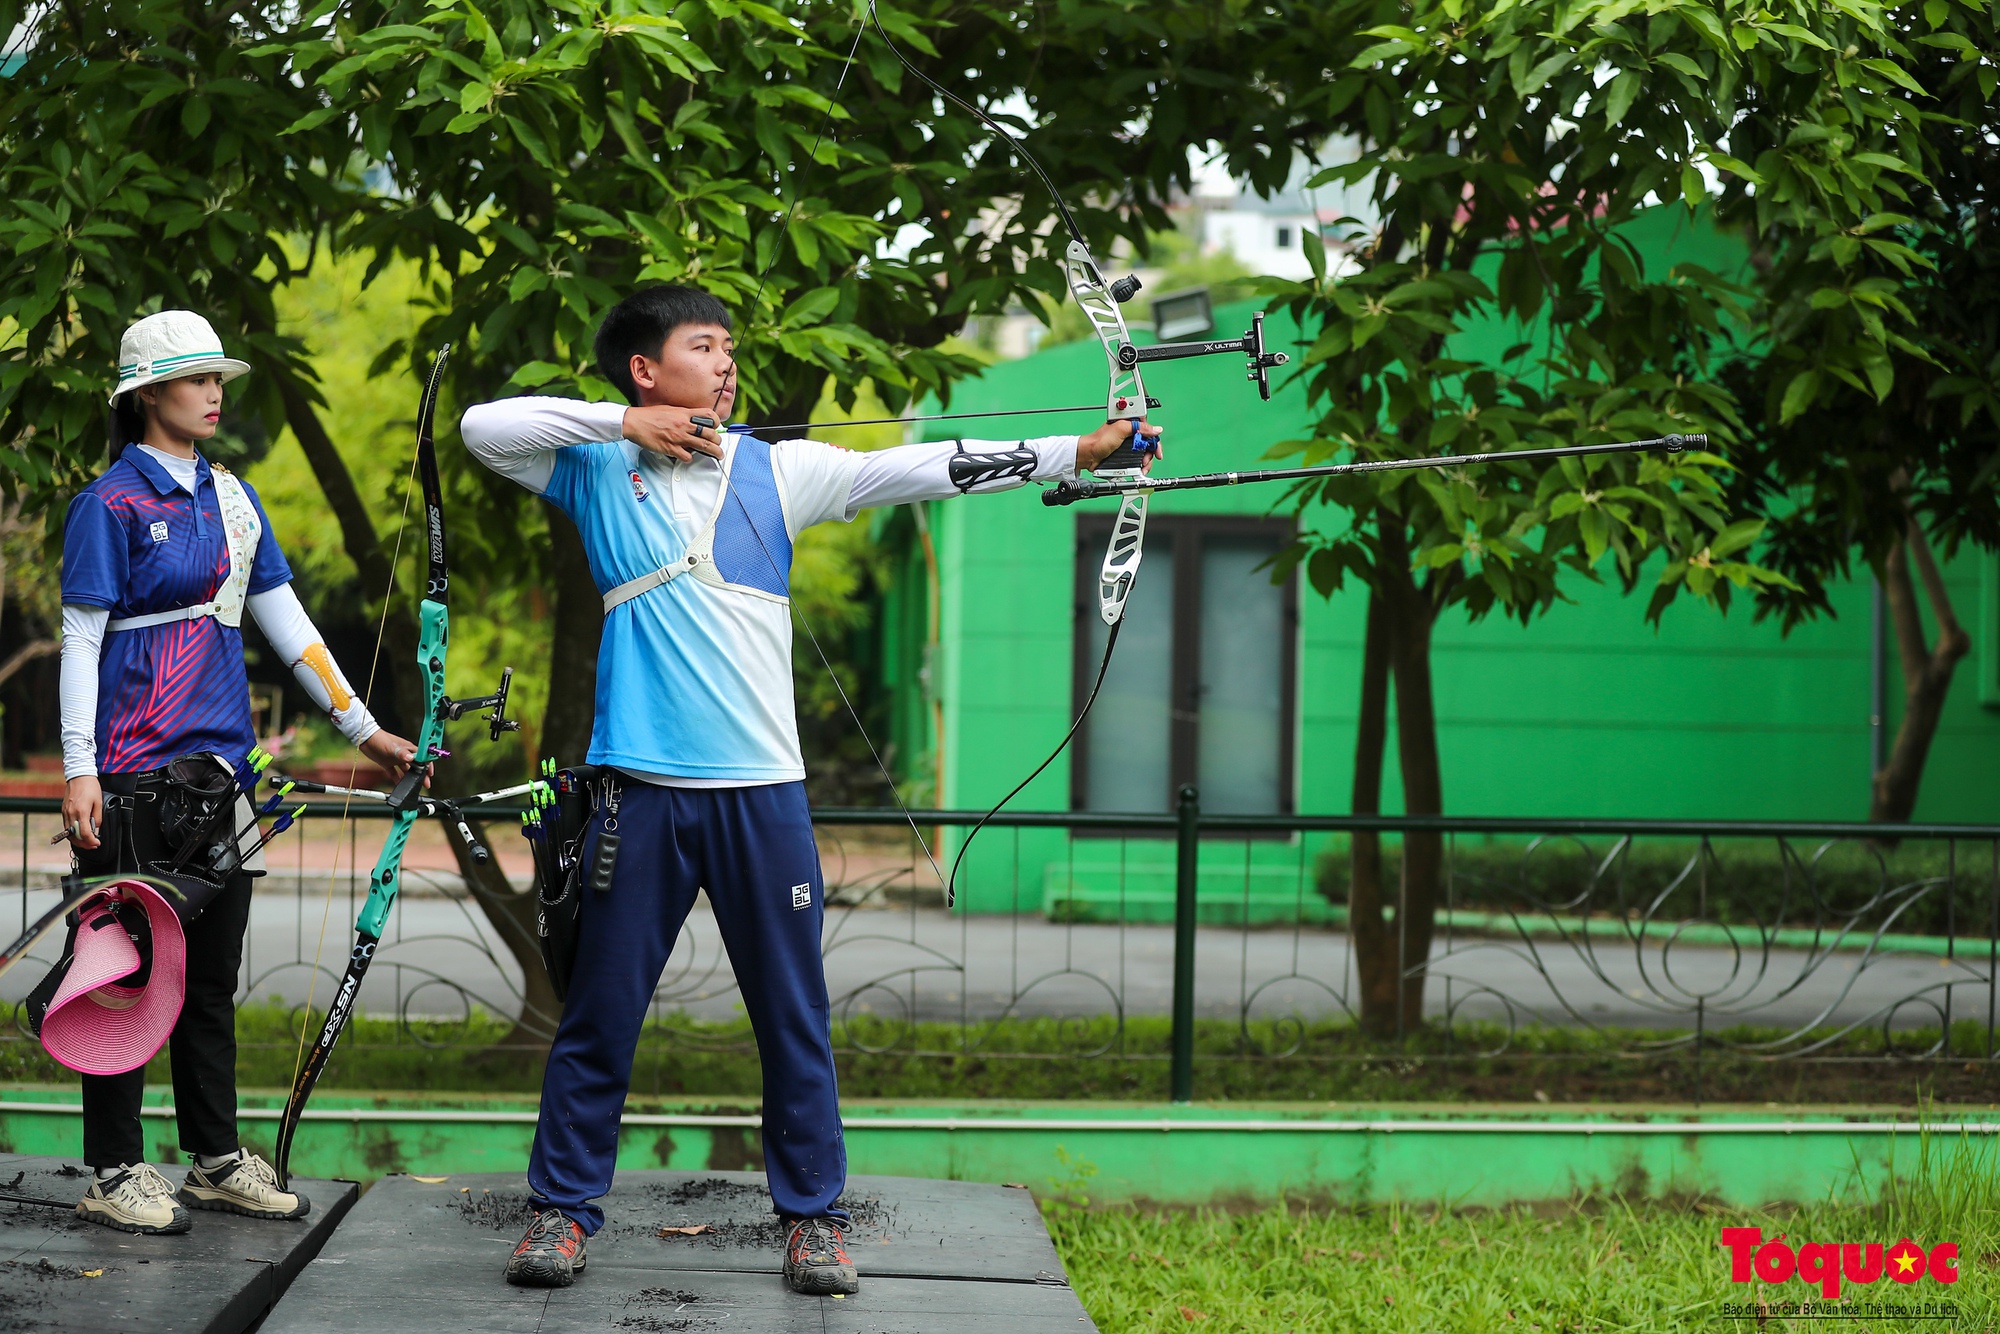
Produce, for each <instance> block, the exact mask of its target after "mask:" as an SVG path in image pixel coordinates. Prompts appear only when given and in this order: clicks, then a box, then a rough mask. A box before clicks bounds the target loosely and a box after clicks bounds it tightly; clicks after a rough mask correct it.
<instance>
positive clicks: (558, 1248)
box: [507, 1209, 583, 1288]
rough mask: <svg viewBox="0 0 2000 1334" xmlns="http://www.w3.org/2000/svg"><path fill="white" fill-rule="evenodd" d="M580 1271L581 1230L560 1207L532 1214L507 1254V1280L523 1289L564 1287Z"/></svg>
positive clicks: (581, 1267) (574, 1280)
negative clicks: (524, 1230) (526, 1225)
mask: <svg viewBox="0 0 2000 1334" xmlns="http://www.w3.org/2000/svg"><path fill="white" fill-rule="evenodd" d="M582 1272H583V1229H582V1228H580V1227H578V1226H577V1225H576V1221H575V1220H574V1219H572V1218H571V1217H570V1216H569V1215H568V1214H565V1213H564V1212H562V1210H560V1209H544V1210H542V1211H541V1212H540V1213H538V1214H536V1215H535V1221H534V1223H533V1224H532V1225H530V1226H529V1228H528V1235H527V1236H525V1237H523V1238H521V1244H520V1245H519V1246H516V1247H515V1248H514V1253H513V1254H512V1255H510V1256H508V1257H507V1281H508V1282H509V1283H514V1284H518V1285H519V1286H521V1287H524V1288H566V1287H568V1286H569V1285H570V1284H572V1283H574V1282H576V1276H577V1275H578V1274H581V1273H582Z"/></svg>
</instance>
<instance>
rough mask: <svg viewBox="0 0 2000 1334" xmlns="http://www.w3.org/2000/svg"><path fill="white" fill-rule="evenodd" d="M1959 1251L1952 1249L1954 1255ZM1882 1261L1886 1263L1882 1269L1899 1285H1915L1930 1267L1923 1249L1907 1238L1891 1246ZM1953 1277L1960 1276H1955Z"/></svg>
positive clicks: (1928, 1258) (1955, 1248)
mask: <svg viewBox="0 0 2000 1334" xmlns="http://www.w3.org/2000/svg"><path fill="white" fill-rule="evenodd" d="M1957 1251H1958V1247H1956V1246H1954V1247H1952V1252H1953V1253H1954V1254H1956V1253H1957ZM1882 1259H1883V1261H1884V1263H1883V1266H1882V1267H1883V1269H1884V1270H1885V1271H1886V1272H1887V1273H1888V1275H1889V1277H1890V1278H1893V1279H1895V1280H1896V1282H1898V1283H1915V1282H1916V1281H1917V1280H1918V1279H1920V1278H1922V1277H1923V1276H1924V1271H1925V1270H1926V1269H1927V1268H1928V1267H1929V1260H1930V1257H1929V1256H1928V1255H1927V1254H1926V1253H1925V1252H1924V1248H1923V1247H1921V1246H1919V1245H1917V1244H1916V1243H1915V1242H1914V1241H1911V1240H1910V1239H1909V1238H1908V1237H1905V1238H1903V1239H1902V1240H1901V1241H1899V1242H1897V1243H1896V1244H1895V1245H1894V1246H1891V1247H1890V1248H1889V1253H1888V1254H1887V1255H1884V1256H1883V1257H1882ZM1952 1277H1953V1278H1956V1277H1958V1276H1957V1275H1956V1274H1953V1275H1952ZM1947 1281H1949V1280H1947Z"/></svg>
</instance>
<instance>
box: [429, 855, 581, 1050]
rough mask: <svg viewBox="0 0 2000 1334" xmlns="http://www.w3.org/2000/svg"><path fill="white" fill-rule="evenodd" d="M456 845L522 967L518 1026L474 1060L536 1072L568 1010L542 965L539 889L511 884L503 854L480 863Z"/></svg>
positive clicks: (463, 870)
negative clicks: (537, 916) (502, 864)
mask: <svg viewBox="0 0 2000 1334" xmlns="http://www.w3.org/2000/svg"><path fill="white" fill-rule="evenodd" d="M467 823H468V824H470V825H471V826H472V832H473V835H474V836H475V837H476V838H478V839H479V841H480V842H481V843H484V844H486V846H487V847H489V848H491V847H492V846H493V845H492V841H491V839H490V837H489V834H488V831H487V829H486V827H485V826H484V825H482V824H481V823H480V822H479V821H477V820H469V821H467ZM451 845H452V852H453V854H454V855H455V856H456V857H457V858H458V870H459V874H460V875H461V876H463V877H464V878H465V887H466V889H467V890H468V891H469V892H470V893H471V895H472V899H473V902H475V903H477V904H478V905H479V909H480V911H481V912H483V913H485V914H486V920H487V921H489V922H491V923H492V924H493V929H494V931H495V932H496V933H498V935H499V937H500V940H501V943H502V944H504V945H506V947H507V952H508V953H509V954H510V955H512V956H513V958H514V963H515V965H516V966H517V967H519V968H520V970H521V983H522V985H521V1009H520V1012H519V1013H518V1014H516V1015H515V1016H514V1027H513V1028H512V1029H510V1030H509V1031H508V1033H507V1035H506V1036H505V1037H503V1038H501V1039H500V1040H499V1041H498V1042H496V1043H494V1044H493V1045H492V1046H491V1047H489V1048H487V1049H486V1050H485V1051H483V1052H481V1053H479V1055H478V1056H477V1057H476V1058H475V1060H476V1061H477V1063H478V1064H479V1065H481V1066H483V1067H486V1068H487V1069H494V1068H501V1069H505V1070H508V1071H511V1072H514V1073H517V1074H526V1073H532V1071H533V1070H534V1068H535V1067H536V1066H538V1065H539V1064H540V1063H541V1062H542V1061H543V1060H544V1059H545V1058H546V1057H547V1055H548V1049H549V1042H550V1040H551V1039H553V1038H554V1037H555V1035H556V1023H557V1021H558V1020H560V1019H561V1018H562V1008H563V1007H562V1002H561V1001H559V1000H557V999H556V992H555V987H554V985H553V984H551V983H550V981H549V972H548V969H547V968H546V967H545V966H543V964H542V950H541V937H540V934H539V933H538V931H537V929H536V926H535V891H534V889H533V887H532V886H531V887H529V888H528V889H524V890H517V889H515V888H514V887H513V886H512V885H510V884H509V883H508V882H507V877H506V874H505V873H504V872H502V871H501V869H500V859H499V857H498V856H494V857H493V858H491V859H489V860H488V861H487V863H486V865H484V866H478V865H475V864H474V863H473V860H472V857H471V854H469V853H468V852H466V850H465V846H464V844H463V843H461V842H460V841H459V840H458V839H457V838H456V837H453V838H452V839H451Z"/></svg>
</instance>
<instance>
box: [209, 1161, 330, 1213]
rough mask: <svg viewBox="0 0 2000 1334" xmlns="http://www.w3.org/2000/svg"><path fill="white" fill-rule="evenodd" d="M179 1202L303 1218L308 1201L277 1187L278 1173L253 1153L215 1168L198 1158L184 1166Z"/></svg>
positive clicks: (234, 1210) (307, 1207)
mask: <svg viewBox="0 0 2000 1334" xmlns="http://www.w3.org/2000/svg"><path fill="white" fill-rule="evenodd" d="M180 1201H181V1203H182V1204H185V1205H186V1206H187V1207H188V1208H190V1209H219V1210H221V1211H222V1212H223V1213H228V1214H248V1215H249V1216H250V1217H252V1218H304V1217H305V1216H306V1214H308V1213H309V1212H311V1210H312V1201H311V1200H309V1199H307V1198H306V1197H305V1196H303V1195H300V1194H298V1193H297V1192H295V1191H287V1190H279V1189H278V1173H277V1172H276V1170H275V1169H273V1168H272V1166H271V1165H270V1164H269V1163H267V1162H265V1161H264V1160H263V1159H262V1158H259V1157H258V1156H257V1155H256V1154H254V1153H246V1154H244V1155H243V1156H242V1157H241V1158H236V1159H233V1160H231V1161H229V1162H226V1163H222V1164H220V1165H218V1166H215V1167H203V1166H202V1165H201V1162H200V1160H199V1159H197V1160H196V1161H195V1163H194V1165H193V1166H192V1167H190V1168H188V1174H187V1180H186V1182H184V1183H183V1184H182V1186H181V1190H180Z"/></svg>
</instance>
